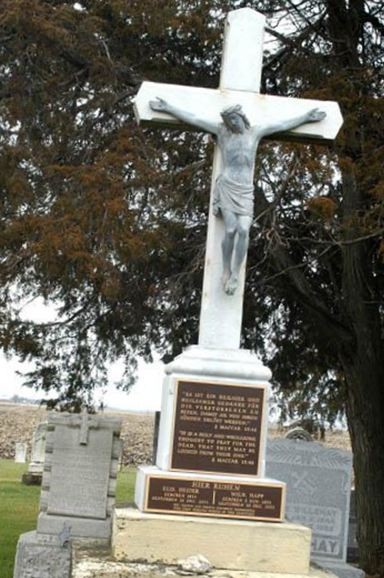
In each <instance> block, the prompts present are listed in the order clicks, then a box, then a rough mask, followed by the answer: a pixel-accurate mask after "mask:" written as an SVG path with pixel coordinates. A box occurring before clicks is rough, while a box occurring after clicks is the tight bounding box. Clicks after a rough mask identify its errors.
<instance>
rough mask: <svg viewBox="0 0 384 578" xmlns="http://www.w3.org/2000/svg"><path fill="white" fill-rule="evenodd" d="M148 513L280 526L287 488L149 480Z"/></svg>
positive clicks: (276, 485) (279, 486) (178, 480)
mask: <svg viewBox="0 0 384 578" xmlns="http://www.w3.org/2000/svg"><path fill="white" fill-rule="evenodd" d="M145 511H147V512H167V513H172V514H184V515H195V516H215V517H219V518H241V519H249V520H264V521H270V522H280V521H282V519H283V517H284V484H283V483H281V484H280V485H279V484H278V482H276V484H272V483H270V484H269V483H266V482H264V483H257V482H255V483H252V484H248V483H233V482H221V481H220V482H219V481H214V480H209V481H205V480H204V481H202V480H192V479H191V480H188V479H182V480H181V479H175V478H171V477H169V478H167V477H160V476H150V477H149V478H148V487H147V496H146V503H145Z"/></svg>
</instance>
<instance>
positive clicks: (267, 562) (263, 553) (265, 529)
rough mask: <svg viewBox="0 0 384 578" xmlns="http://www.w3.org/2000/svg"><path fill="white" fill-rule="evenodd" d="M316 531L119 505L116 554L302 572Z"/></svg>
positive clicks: (118, 556)
mask: <svg viewBox="0 0 384 578" xmlns="http://www.w3.org/2000/svg"><path fill="white" fill-rule="evenodd" d="M310 544H311V531H310V529H309V528H305V527H304V526H299V525H297V524H290V523H285V522H284V523H281V524H271V523H269V522H251V521H245V520H232V519H220V518H214V517H212V518H204V517H200V516H199V517H193V516H186V515H185V516H174V515H165V514H149V513H144V512H140V511H138V510H137V509H135V508H116V510H115V515H114V522H113V531H112V554H113V558H114V560H116V561H117V562H122V561H124V562H132V561H138V560H143V557H145V561H146V562H147V563H150V564H154V563H158V562H160V563H161V564H163V565H175V564H177V563H178V560H181V559H182V560H184V559H187V558H189V557H190V556H194V555H196V554H200V555H202V556H204V557H205V558H206V559H207V560H209V562H210V563H211V565H212V567H213V568H219V569H221V570H226V571H230V573H231V574H232V571H241V572H264V573H272V574H278V573H282V574H301V575H307V574H308V571H309V556H310Z"/></svg>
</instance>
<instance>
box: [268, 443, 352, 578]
mask: <svg viewBox="0 0 384 578" xmlns="http://www.w3.org/2000/svg"><path fill="white" fill-rule="evenodd" d="M266 472H267V475H269V476H276V477H278V478H279V479H281V480H283V481H285V482H286V484H287V502H286V515H287V519H288V520H289V521H290V522H296V523H299V524H303V525H304V526H309V527H310V528H311V529H312V547H311V557H312V560H314V561H315V562H316V563H318V564H320V565H321V566H324V567H325V568H328V569H329V570H331V571H332V572H334V573H335V574H337V575H338V576H340V577H342V578H346V577H351V578H355V577H356V578H358V577H360V576H362V575H363V574H362V572H361V571H360V570H358V569H356V568H354V567H352V566H349V565H347V564H346V559H347V543H348V522H349V504H350V493H351V476H352V454H351V452H347V451H344V450H339V449H334V448H325V447H324V446H322V445H321V444H318V443H314V442H305V441H300V440H289V439H270V440H268V443H267V460H266Z"/></svg>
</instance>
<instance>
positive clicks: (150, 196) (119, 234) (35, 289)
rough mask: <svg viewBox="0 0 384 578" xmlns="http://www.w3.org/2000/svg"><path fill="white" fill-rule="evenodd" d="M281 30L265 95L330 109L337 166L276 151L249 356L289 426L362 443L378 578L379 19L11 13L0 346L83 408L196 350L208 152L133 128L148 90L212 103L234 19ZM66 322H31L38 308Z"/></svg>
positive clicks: (383, 453) (366, 555) (330, 5)
mask: <svg viewBox="0 0 384 578" xmlns="http://www.w3.org/2000/svg"><path fill="white" fill-rule="evenodd" d="M243 6H249V7H251V8H254V9H256V10H258V11H260V12H263V13H265V14H266V16H267V17H268V26H269V29H268V36H267V40H268V42H267V45H266V47H267V51H268V52H267V54H266V60H265V66H264V75H263V91H265V92H268V93H272V94H280V95H284V96H288V95H292V96H301V97H313V98H321V99H330V100H336V101H338V102H339V103H340V105H341V107H342V111H343V115H344V118H345V124H344V127H343V131H342V134H341V135H340V136H339V138H338V140H337V142H336V144H335V145H334V146H332V147H328V148H326V147H320V146H313V145H311V146H309V145H308V146H307V147H303V145H298V146H295V145H289V146H288V145H277V144H276V143H274V142H268V143H265V144H264V146H263V147H262V150H261V151H260V154H259V160H258V167H257V171H256V175H257V182H256V183H255V184H256V194H255V203H256V218H255V224H254V227H253V236H252V241H251V247H250V253H249V260H248V276H247V284H246V295H245V315H244V342H243V345H244V346H246V347H251V348H254V349H256V350H258V351H259V352H261V353H262V354H263V356H264V360H265V362H266V363H267V364H268V365H269V366H270V367H271V368H272V370H273V373H274V383H275V385H276V388H277V389H278V390H279V391H280V392H281V397H279V399H280V400H284V401H281V403H282V404H284V405H283V407H284V408H285V410H286V411H287V412H288V413H290V414H291V415H294V414H295V412H300V413H301V414H304V415H305V414H307V415H308V414H309V415H311V414H312V415H314V414H318V415H320V416H326V417H328V418H329V419H331V420H332V419H334V418H335V416H337V415H338V413H340V412H342V411H344V410H345V411H346V414H347V419H348V427H349V431H350V434H351V440H352V446H353V452H354V465H355V478H356V491H357V508H358V517H359V546H360V553H361V562H362V564H363V567H364V568H365V569H366V570H367V571H368V572H370V573H372V574H373V573H378V574H380V573H381V574H382V575H383V574H384V566H383V564H384V562H383V559H384V497H383V492H382V488H383V487H384V432H383V428H382V425H381V424H382V420H383V417H384V389H383V385H382V384H383V381H384V380H383V377H384V376H383V373H384V370H383V369H384V368H383V361H382V359H383V355H382V354H383V305H382V303H383V299H382V295H383V254H384V242H383V223H382V214H383V197H384V181H383V175H382V167H383V165H384V162H383V161H384V147H383V138H382V134H383V132H384V131H383V120H382V119H383V108H384V105H383V99H382V97H383V76H382V70H383V48H382V34H383V27H384V21H383V16H382V10H381V3H380V2H379V1H374V0H372V1H365V0H349V1H348V2H347V0H317V1H315V0H302V1H301V2H292V1H291V0H283V1H281V2H274V1H272V0H269V1H268V0H266V1H261V0H260V1H257V0H254V1H248V2H241V1H234V0H233V1H230V0H227V1H224V2H218V1H217V0H196V1H193V0H191V1H189V2H187V3H186V2H182V1H181V0H159V1H158V2H156V3H153V2H152V1H149V0H140V1H139V0H131V1H130V2H126V0H92V1H91V0H82V1H80V2H69V1H68V2H64V1H61V0H56V1H55V0H3V2H2V4H1V7H0V38H1V43H0V79H1V84H0V118H1V124H0V145H1V153H0V166H1V170H0V203H1V220H0V247H1V260H0V315H1V317H0V340H1V345H2V347H3V349H4V350H5V351H6V352H8V353H17V354H18V355H19V356H20V357H21V359H28V360H34V361H35V364H36V370H35V371H34V372H32V373H31V374H30V375H29V377H28V379H29V383H30V384H31V385H33V386H35V387H43V389H44V390H45V391H46V392H47V394H48V395H51V394H52V392H55V393H56V400H58V401H59V402H62V403H67V402H68V403H71V404H79V403H80V400H81V398H82V396H84V394H85V393H86V392H91V391H92V389H93V388H94V387H95V386H96V385H102V384H105V383H106V370H105V367H106V364H107V363H108V362H109V361H111V360H114V359H117V358H124V359H125V362H126V369H127V373H126V376H125V377H126V379H125V385H126V386H129V383H130V378H131V376H132V372H133V369H134V366H135V359H136V357H137V356H138V355H142V356H144V357H146V358H147V359H149V358H150V355H151V350H152V349H157V350H158V351H160V352H161V353H162V354H163V355H164V356H165V358H166V359H167V358H170V357H172V356H174V355H175V354H177V353H179V352H180V351H181V349H182V347H184V346H185V345H188V344H191V343H195V342H196V338H197V321H198V315H199V304H200V292H201V282H202V267H203V254H204V244H205V234H206V222H207V207H208V194H209V180H210V166H211V158H212V147H213V144H212V143H211V142H210V141H209V139H207V138H206V137H205V136H202V135H199V134H196V133H193V132H188V133H178V132H176V131H158V130H153V131H152V130H149V129H146V130H142V129H141V128H139V127H137V125H136V123H135V120H134V118H133V113H132V106H131V101H132V98H133V97H134V95H135V94H136V92H137V90H138V87H139V85H140V83H141V81H142V80H144V79H148V80H153V81H162V82H164V81H165V82H172V83H179V84H190V85H199V86H208V87H210V86H211V87H215V86H217V84H218V74H219V66H220V53H221V42H222V39H221V33H222V29H223V19H224V16H225V13H226V12H227V11H228V10H230V9H234V8H239V7H243ZM37 296H42V297H43V298H44V299H46V300H49V301H51V302H54V303H56V304H57V308H58V314H59V318H58V321H57V322H55V323H50V324H38V323H32V322H27V321H25V320H23V318H22V315H21V312H20V307H21V304H22V303H24V302H25V300H26V299H33V298H35V297H37Z"/></svg>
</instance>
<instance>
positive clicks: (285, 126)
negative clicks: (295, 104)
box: [261, 108, 326, 136]
mask: <svg viewBox="0 0 384 578" xmlns="http://www.w3.org/2000/svg"><path fill="white" fill-rule="evenodd" d="M325 117H326V113H325V112H324V111H322V110H319V109H318V108H312V109H311V110H309V111H308V112H306V113H304V114H301V115H300V116H296V117H294V118H290V119H287V120H281V121H277V122H275V123H271V124H269V125H265V126H263V127H261V133H262V136H268V135H270V134H273V133H275V132H285V131H287V130H292V129H293V128H297V127H298V126H301V125H302V124H306V123H307V122H318V121H320V120H323V118H325Z"/></svg>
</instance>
